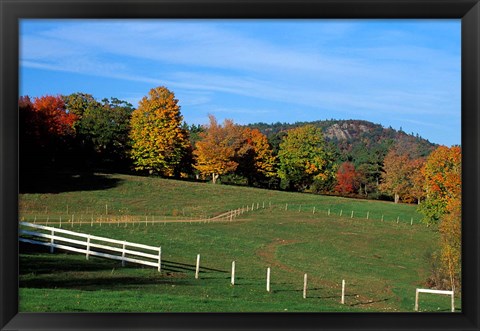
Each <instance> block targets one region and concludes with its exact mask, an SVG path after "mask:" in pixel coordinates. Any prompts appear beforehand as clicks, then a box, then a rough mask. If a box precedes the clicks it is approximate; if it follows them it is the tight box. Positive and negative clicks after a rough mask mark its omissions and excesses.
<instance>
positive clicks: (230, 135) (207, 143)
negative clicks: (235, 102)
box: [193, 115, 249, 184]
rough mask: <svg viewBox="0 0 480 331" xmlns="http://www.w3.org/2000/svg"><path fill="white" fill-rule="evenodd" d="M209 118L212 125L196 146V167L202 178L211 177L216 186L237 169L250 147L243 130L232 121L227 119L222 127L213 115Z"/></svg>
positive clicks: (206, 129)
mask: <svg viewBox="0 0 480 331" xmlns="http://www.w3.org/2000/svg"><path fill="white" fill-rule="evenodd" d="M208 117H209V120H210V123H209V125H208V126H206V128H205V132H202V133H200V140H199V141H197V143H196V144H195V150H194V152H193V154H194V156H195V159H196V162H195V165H194V167H195V169H197V170H198V171H200V173H201V174H202V176H204V177H205V176H211V177H212V181H213V183H214V184H215V183H216V181H217V179H218V177H219V176H221V175H225V174H228V173H231V172H234V171H235V170H236V169H237V167H238V161H237V160H238V159H239V158H240V157H241V156H242V155H243V154H245V152H246V151H247V150H248V148H249V147H248V146H247V145H246V144H245V137H244V135H243V130H241V129H240V128H239V127H238V126H237V125H235V124H234V123H233V121H232V120H229V119H226V120H225V121H224V122H223V126H222V125H220V124H218V122H217V120H216V119H215V117H214V116H213V115H209V116H208Z"/></svg>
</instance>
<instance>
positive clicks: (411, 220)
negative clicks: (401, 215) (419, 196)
mask: <svg viewBox="0 0 480 331" xmlns="http://www.w3.org/2000/svg"><path fill="white" fill-rule="evenodd" d="M410 225H413V217H412V218H411V219H410Z"/></svg>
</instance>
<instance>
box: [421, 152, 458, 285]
mask: <svg viewBox="0 0 480 331" xmlns="http://www.w3.org/2000/svg"><path fill="white" fill-rule="evenodd" d="M461 159H462V153H461V148H460V147H459V146H452V147H450V148H449V147H446V146H440V147H438V148H437V149H435V150H434V151H433V152H432V153H431V154H430V156H429V157H428V158H427V161H426V163H425V165H424V167H423V175H424V177H425V183H424V189H425V196H426V199H425V201H424V202H423V203H422V204H421V205H420V206H419V211H420V212H421V213H423V215H424V218H423V220H424V221H425V222H426V223H427V224H429V225H430V224H436V223H438V224H439V226H438V228H439V231H440V262H441V269H442V270H441V271H443V272H444V273H445V274H446V275H447V276H448V278H449V284H447V286H448V287H450V288H453V289H454V288H455V287H461V221H462V214H461V201H462V196H461V193H462V192H461V191H462V178H461V167H462V165H461ZM440 285H442V284H440Z"/></svg>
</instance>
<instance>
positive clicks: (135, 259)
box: [18, 222, 162, 272]
mask: <svg viewBox="0 0 480 331" xmlns="http://www.w3.org/2000/svg"><path fill="white" fill-rule="evenodd" d="M20 226H22V227H26V228H30V229H34V230H38V231H32V230H25V229H20V237H19V238H18V240H19V241H21V242H26V243H30V244H34V245H43V246H48V247H50V252H51V253H53V252H54V249H55V248H57V249H63V250H67V251H71V252H76V253H81V254H85V258H86V259H87V260H88V258H89V256H99V257H103V258H107V259H112V260H118V261H121V262H122V266H124V265H125V262H131V263H137V264H142V265H147V266H151V267H156V268H157V269H158V271H159V272H160V271H161V265H162V248H161V247H155V246H148V245H143V244H137V243H132V242H128V241H123V240H116V239H111V238H105V237H99V236H93V235H89V234H85V233H80V232H74V231H69V230H64V229H59V228H54V227H50V226H44V225H39V224H32V223H28V222H20ZM40 231H43V232H40ZM59 234H60V235H59ZM62 234H63V235H68V236H69V237H66V236H62ZM72 237H73V238H72ZM109 244H116V245H119V246H117V247H115V246H112V245H109ZM136 248H137V250H136ZM138 249H142V250H144V251H143V252H142V251H139V250H138ZM145 251H146V252H145ZM152 252H153V253H154V254H152ZM141 258H144V259H141Z"/></svg>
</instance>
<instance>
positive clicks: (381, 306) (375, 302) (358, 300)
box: [255, 238, 393, 311]
mask: <svg viewBox="0 0 480 331" xmlns="http://www.w3.org/2000/svg"><path fill="white" fill-rule="evenodd" d="M301 242H302V241H300V240H286V239H281V238H275V239H274V240H273V241H272V242H270V243H269V244H267V245H266V246H264V247H262V248H260V249H258V250H257V251H256V253H255V254H256V255H257V256H259V257H260V259H261V260H262V261H263V262H265V264H266V265H268V266H270V267H271V268H276V269H281V270H283V271H286V272H289V273H295V274H297V275H298V277H299V278H300V277H301V276H302V275H303V274H304V272H303V271H301V270H298V269H295V268H293V267H291V266H288V265H286V264H284V263H282V262H280V261H279V260H278V259H277V258H276V252H277V249H278V248H279V247H282V246H287V245H293V244H297V243H301ZM308 279H309V284H318V285H320V286H322V287H327V288H329V289H330V291H332V290H333V291H335V290H338V292H339V293H338V298H339V299H340V289H341V285H340V283H338V284H337V283H334V282H331V281H327V280H325V279H320V278H318V277H315V276H314V275H310V274H309V275H308ZM350 291H351V290H350ZM348 292H349V291H348V290H347V293H348ZM383 292H384V291H383ZM387 292H388V293H382V295H383V297H385V295H386V296H387V297H393V293H391V291H389V290H388V291H387ZM347 297H348V298H347V299H346V300H347V301H350V302H349V303H348V305H350V306H365V307H367V306H368V307H371V308H372V309H376V310H377V311H382V310H385V309H387V310H388V308H387V307H388V304H386V301H388V299H384V298H383V299H372V298H369V297H367V296H365V295H361V294H358V293H355V294H349V295H347Z"/></svg>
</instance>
